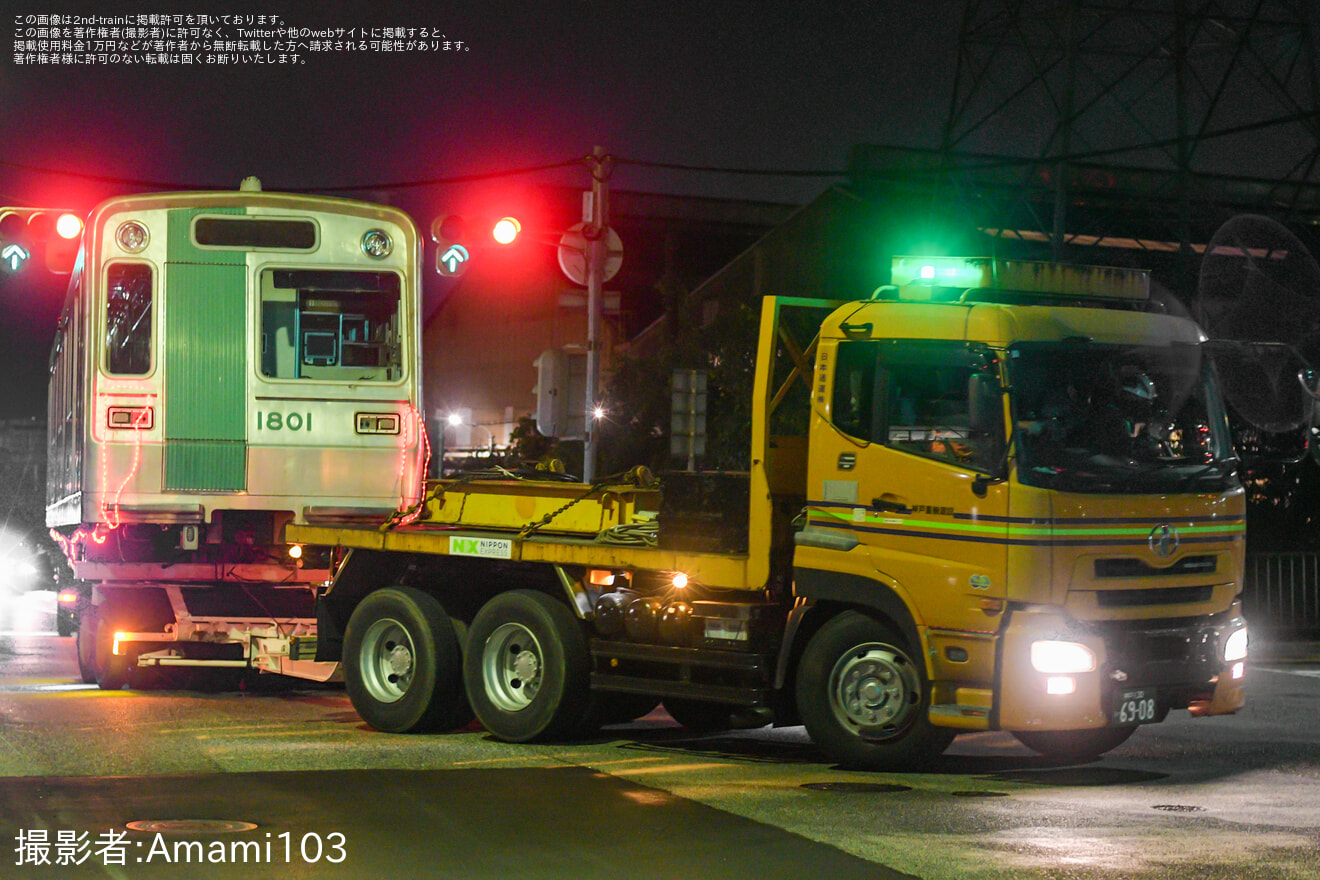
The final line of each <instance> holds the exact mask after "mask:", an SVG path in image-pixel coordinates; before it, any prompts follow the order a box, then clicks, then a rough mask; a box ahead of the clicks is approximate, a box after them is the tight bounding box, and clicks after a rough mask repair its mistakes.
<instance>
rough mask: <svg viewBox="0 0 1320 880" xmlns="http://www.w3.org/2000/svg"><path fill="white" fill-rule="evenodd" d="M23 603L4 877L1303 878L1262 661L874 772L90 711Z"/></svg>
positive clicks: (1296, 694) (1308, 824)
mask: <svg viewBox="0 0 1320 880" xmlns="http://www.w3.org/2000/svg"><path fill="white" fill-rule="evenodd" d="M47 595H49V594H47ZM28 604H29V605H30V606H31V607H27V608H25V609H11V611H13V614H12V615H11V616H10V617H9V618H6V619H5V620H6V622H0V838H3V839H6V840H7V841H9V842H8V843H6V844H5V849H6V850H7V855H6V856H3V857H0V877H5V878H11V877H12V878H16V880H28V878H44V877H51V878H55V877H59V878H64V877H116V878H129V880H149V878H156V877H168V878H174V877H179V878H183V877H187V878H195V877H199V876H202V877H206V878H212V877H215V878H224V877H245V878H261V877H272V878H275V877H279V878H287V877H294V878H296V877H316V878H320V877H330V878H339V877H345V878H347V877H352V878H373V877H381V878H386V877H389V878H427V877H444V878H449V877H453V878H499V880H507V878H522V877H526V878H557V877H573V878H575V880H589V878H618V877H635V878H652V877H657V878H659V877H675V878H677V877H683V878H694V877H696V878H720V877H734V876H737V877H756V878H758V880H760V878H777V877H784V878H788V877H792V878H802V877H804V876H805V877H809V878H810V877H828V878H831V880H833V878H850V877H867V878H878V880H885V878H896V877H920V878H925V880H943V878H949V880H954V878H957V880H962V878H977V880H979V878H996V880H998V878H1104V880H1109V878H1115V880H1116V878H1124V880H1141V878H1206V880H1217V878H1233V880H1238V878H1261V880H1275V878H1278V880H1284V878H1287V880H1297V878H1313V877H1314V878H1320V831H1317V829H1320V797H1317V795H1318V794H1320V748H1317V742H1318V741H1320V733H1317V732H1316V730H1315V729H1314V728H1315V719H1316V718H1317V717H1318V716H1317V708H1320V668H1318V667H1317V666H1315V665H1311V664H1287V665H1284V664H1280V665H1275V666H1264V665H1260V664H1253V665H1251V666H1250V667H1249V670H1248V681H1249V685H1250V687H1251V696H1250V698H1249V705H1248V708H1247V709H1246V710H1244V711H1243V712H1242V713H1239V714H1238V715H1236V716H1232V717H1229V718H1215V719H1191V718H1189V717H1188V716H1187V715H1186V713H1174V714H1173V715H1172V716H1171V717H1170V719H1169V720H1168V721H1166V722H1165V723H1163V724H1160V725H1154V726H1151V727H1148V728H1146V729H1144V730H1142V731H1139V732H1138V734H1137V735H1136V736H1135V737H1133V738H1132V739H1131V740H1130V741H1129V742H1128V743H1127V744H1125V745H1123V746H1122V747H1120V748H1119V749H1117V750H1115V751H1114V752H1112V753H1111V754H1110V755H1108V756H1106V757H1105V758H1103V759H1101V760H1100V761H1097V762H1093V763H1091V764H1087V765H1082V766H1067V765H1058V764H1051V763H1050V762H1048V761H1046V760H1044V759H1042V758H1039V757H1038V756H1036V755H1034V754H1033V753H1032V752H1030V751H1028V750H1027V749H1025V748H1023V747H1022V746H1020V745H1018V744H1017V742H1016V741H1015V740H1013V739H1012V738H1011V737H1009V736H1007V735H1006V734H998V733H987V734H975V735H970V736H963V737H960V738H959V739H958V740H957V741H956V742H955V743H954V745H953V747H952V748H951V749H950V750H949V753H948V754H947V755H946V756H945V758H944V759H943V761H942V762H941V764H940V765H939V766H938V767H936V768H935V770H934V771H933V772H928V773H920V774H915V773H914V774H902V773H890V774H868V773H858V772H852V771H841V770H838V769H836V768H834V767H832V766H831V765H830V764H828V763H827V762H825V761H824V759H823V757H822V756H821V755H820V753H819V752H817V751H816V749H815V748H814V747H813V746H812V745H811V743H810V742H809V741H808V740H807V739H806V737H805V736H804V734H803V732H802V731H801V729H797V728H789V729H784V730H772V729H769V728H765V729H761V730H755V731H740V732H735V733H726V734H720V735H713V736H704V737H701V736H694V735H691V734H689V733H688V732H687V731H685V730H683V729H681V728H679V727H677V726H676V725H675V724H674V723H673V722H672V721H671V720H670V719H669V718H668V716H667V715H666V714H665V713H664V712H663V710H658V711H656V712H654V713H652V714H651V715H649V716H647V718H645V719H643V720H641V721H640V722H636V723H634V724H632V725H627V726H621V727H615V728H610V729H607V730H606V731H605V732H604V733H603V734H602V735H601V736H599V737H598V738H596V739H594V740H592V741H590V742H585V743H571V744H559V745H532V746H514V745H508V744H504V743H499V742H496V741H494V740H492V739H491V738H490V737H489V736H487V735H486V734H485V732H484V731H482V730H480V729H479V728H474V729H469V730H465V731H460V732H457V733H449V734H442V735H427V736H391V735H387V734H381V733H377V732H376V731H373V730H371V729H370V728H367V727H366V726H365V725H364V724H363V723H362V721H361V719H359V718H358V716H357V715H356V713H355V712H354V711H353V709H352V707H351V705H350V704H349V702H348V699H347V697H346V696H345V695H344V693H343V691H342V690H341V689H335V688H325V687H316V688H309V687H302V686H301V685H296V684H295V685H293V686H289V687H272V686H271V685H272V684H275V683H276V682H274V681H273V680H270V679H266V680H263V681H262V682H260V683H259V685H260V686H258V687H249V688H247V689H245V690H237V689H219V690H215V691H212V692H207V693H199V692H184V691H172V690H162V691H152V692H142V693H136V692H131V691H120V692H116V693H104V692H101V691H98V690H95V689H94V688H87V687H83V686H80V685H78V684H77V683H76V669H75V665H74V658H73V640H72V639H60V638H57V637H55V636H54V635H53V634H48V633H46V632H45V628H49V627H50V624H49V623H48V622H44V614H45V612H44V611H43V610H42V609H43V607H44V605H45V604H50V605H51V607H53V599H52V600H51V601H50V602H49V603H47V600H46V599H45V598H44V597H35V598H31V599H30V600H29V602H28ZM216 821H225V822H230V823H238V824H235V825H232V826H226V827H224V828H217V827H216V826H214V825H211V824H206V823H212V822H216ZM135 822H139V823H140V822H147V823H152V822H155V823H163V824H154V825H153V824H147V825H139V826H135V827H134V828H133V829H130V828H129V827H128V826H129V824H130V823H135ZM248 826H251V827H248ZM139 829H140V830H139ZM34 831H35V832H38V834H36V835H35V838H36V839H34V838H33V835H32V834H31V832H34ZM40 832H44V833H45V834H44V837H45V839H44V842H43V840H41V837H42V835H41V833H40ZM61 842H62V843H63V846H62V847H61V845H60V844H61ZM42 853H44V854H45V856H46V857H47V858H48V859H49V860H50V861H51V862H52V864H49V865H46V864H38V863H37V862H36V860H37V859H38V858H39V857H40V855H41V854H42ZM78 856H81V857H82V859H83V861H82V864H81V865H78V866H71V865H60V864H55V862H57V861H58V860H59V859H61V858H64V859H65V860H69V859H73V858H76V857H78ZM208 856H210V857H211V859H210V860H209V861H206V860H207V858H208ZM240 859H241V860H240ZM121 860H122V862H123V864H119V863H118V862H119V861H121ZM201 864H205V867H200V868H199V865H201Z"/></svg>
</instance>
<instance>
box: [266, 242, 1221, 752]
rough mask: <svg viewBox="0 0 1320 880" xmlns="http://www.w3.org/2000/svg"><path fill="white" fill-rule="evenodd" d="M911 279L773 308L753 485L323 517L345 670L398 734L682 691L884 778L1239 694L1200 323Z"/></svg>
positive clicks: (577, 720)
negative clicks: (940, 759)
mask: <svg viewBox="0 0 1320 880" xmlns="http://www.w3.org/2000/svg"><path fill="white" fill-rule="evenodd" d="M893 280H894V284H895V288H884V289H881V290H880V291H877V294H876V295H874V296H872V297H871V298H870V299H866V300H861V301H857V302H851V303H838V302H827V301H820V300H809V299H794V298H784V297H766V298H765V299H764V300H763V303H762V311H761V322H760V328H759V339H758V344H757V353H756V366H755V375H754V379H753V384H752V401H751V424H750V455H749V459H748V460H749V469H748V471H747V472H746V473H743V474H739V475H727V474H709V475H707V474H687V475H668V476H666V477H665V479H664V481H663V482H662V484H660V485H655V484H653V483H652V482H651V481H650V480H649V479H648V478H647V475H646V474H644V473H641V472H640V471H635V472H633V473H631V474H630V475H628V476H627V478H619V479H615V480H612V481H606V482H603V483H597V484H594V485H591V486H585V485H581V484H574V483H560V482H554V481H549V480H540V479H501V478H499V475H495V478H481V479H473V478H468V479H460V480H452V481H439V482H435V483H431V484H428V485H427V487H426V491H425V492H424V494H423V497H422V501H421V503H420V504H419V505H418V506H416V507H414V508H412V509H409V510H407V511H404V512H403V513H401V514H400V515H398V516H397V517H395V518H394V520H392V521H391V522H389V523H386V524H385V525H383V526H381V527H378V528H366V527H361V526H342V527H334V526H308V525H299V526H294V525H290V526H289V527H288V528H287V530H286V533H285V537H286V539H287V540H289V541H293V542H301V543H306V544H309V545H320V546H323V547H330V548H339V552H338V553H337V555H338V557H339V560H338V563H337V566H336V570H335V574H334V577H333V580H332V581H331V582H330V584H329V585H328V586H327V587H326V588H325V589H324V590H323V591H322V592H321V593H320V595H319V596H318V602H317V634H316V641H315V650H316V659H317V660H318V661H324V662H330V661H341V662H342V667H343V675H344V680H345V683H346V685H347V688H348V692H349V695H350V697H351V698H352V700H353V704H354V707H355V708H356V709H357V710H358V712H359V713H360V714H361V715H362V716H363V718H364V719H365V720H366V721H367V722H368V723H370V724H371V725H373V726H374V727H377V728H378V729H381V730H388V731H397V732H405V731H412V730H422V729H428V728H435V727H445V726H452V725H454V724H459V723H463V722H464V721H465V720H466V719H467V718H470V717H471V716H472V715H473V714H475V716H476V718H477V719H478V720H479V721H481V722H482V724H484V725H485V726H486V728H487V729H488V730H489V731H491V733H493V734H494V735H495V736H496V737H498V738H500V739H504V740H507V741H512V742H523V741H530V740H545V739H558V738H566V737H572V736H578V735H581V734H582V733H583V732H584V731H587V730H590V729H591V728H592V727H594V726H595V725H598V724H600V723H602V722H609V721H622V720H626V719H629V718H632V717H637V716H638V715H640V714H643V713H644V712H646V711H649V710H650V709H651V708H654V706H655V705H656V704H657V703H658V702H659V701H663V702H664V705H665V707H666V708H667V709H668V710H669V712H670V714H671V715H673V716H674V717H675V718H676V719H677V720H679V722H680V723H683V724H685V725H689V726H692V727H695V728H702V729H710V728H718V727H722V726H729V725H732V724H736V723H742V722H748V721H751V722H754V723H765V722H767V721H773V723H775V724H798V723H802V724H805V726H806V728H807V731H808V732H809V733H810V734H811V736H812V738H813V739H814V740H815V741H816V742H817V743H818V744H819V745H820V747H821V748H822V749H823V750H824V751H825V752H826V754H827V755H829V756H830V758H831V759H832V760H835V761H837V762H839V763H841V764H845V765H848V766H856V767H868V768H899V769H902V768H911V767H915V766H919V765H921V764H922V763H923V762H926V761H928V760H930V759H931V758H933V757H934V756H936V755H938V754H940V753H941V752H942V751H943V750H944V748H945V747H946V746H947V745H948V743H949V742H950V741H951V740H952V739H953V737H954V736H955V735H956V734H957V733H958V732H960V731H968V730H996V729H998V730H1007V731H1010V732H1012V733H1013V734H1014V735H1015V736H1017V737H1018V738H1019V739H1020V740H1021V741H1022V742H1024V743H1025V744H1027V745H1028V746H1030V747H1031V748H1033V749H1036V750H1038V751H1040V752H1042V753H1045V754H1049V755H1053V756H1056V757H1061V758H1089V757H1094V756H1095V755H1098V754H1101V753H1103V752H1105V751H1107V750H1108V749H1111V748H1114V747H1115V746H1117V745H1118V744H1120V743H1122V742H1123V741H1124V740H1126V739H1127V737H1128V736H1130V735H1131V734H1132V733H1133V731H1135V730H1137V729H1138V727H1139V726H1140V725H1143V724H1147V723H1155V722H1158V721H1161V720H1162V719H1163V718H1164V717H1165V716H1166V715H1167V714H1168V713H1169V712H1170V711H1171V710H1188V711H1190V713H1191V714H1192V715H1194V716H1204V715H1218V714H1224V713H1231V712H1234V711H1236V710H1237V709H1238V708H1240V707H1241V706H1242V705H1243V701H1244V693H1245V691H1244V688H1243V667H1244V662H1245V658H1246V640H1247V630H1246V624H1245V621H1243V619H1242V616H1241V601H1240V594H1241V590H1242V566H1243V553H1244V544H1245V513H1244V501H1243V488H1242V486H1241V483H1240V481H1239V480H1238V478H1237V474H1236V470H1235V468H1234V466H1233V461H1234V459H1233V453H1232V448H1231V443H1230V442H1229V438H1228V433H1227V421H1226V417H1225V413H1224V409H1223V404H1222V402H1221V400H1220V396H1219V394H1218V390H1217V387H1216V383H1217V379H1216V377H1215V375H1214V373H1213V371H1212V370H1211V369H1210V367H1209V365H1208V362H1207V360H1206V359H1205V358H1203V356H1202V349H1201V343H1202V342H1204V336H1203V335H1202V334H1201V332H1200V330H1199V328H1198V327H1197V326H1196V325H1195V324H1194V323H1193V322H1191V321H1189V320H1185V319H1181V318H1177V317H1174V316H1170V315H1165V314H1159V313H1156V312H1153V311H1151V310H1149V309H1146V308H1145V306H1144V302H1145V298H1146V296H1147V294H1148V289H1149V276H1148V275H1146V274H1145V273H1142V272H1135V271H1130V270H1114V269H1102V270H1094V271H1091V270H1087V269H1085V268H1082V267H1047V266H1043V265H1041V264H1022V263H1012V262H1007V261H998V260H988V259H965V260H964V259H952V258H942V259H935V260H931V261H925V260H917V259H914V258H896V259H895V263H894V269H893ZM685 480H686V481H692V480H695V481H698V482H701V481H708V482H709V484H710V485H709V486H707V487H706V490H708V491H703V492H699V493H696V496H695V497H697V498H698V500H699V501H700V503H699V504H698V505H696V506H697V507H701V506H703V505H704V506H705V507H706V508H707V509H705V510H704V511H698V515H697V516H696V518H695V519H692V520H689V521H686V522H685V521H684V519H683V517H684V515H685V514H684V511H683V510H680V509H679V508H680V507H681V505H679V504H678V503H677V502H676V501H675V498H676V497H683V494H684V493H683V492H681V491H677V489H678V488H679V487H681V486H682V485H683V481H685ZM703 517H704V518H703ZM676 525H677V526H678V527H677V528H676Z"/></svg>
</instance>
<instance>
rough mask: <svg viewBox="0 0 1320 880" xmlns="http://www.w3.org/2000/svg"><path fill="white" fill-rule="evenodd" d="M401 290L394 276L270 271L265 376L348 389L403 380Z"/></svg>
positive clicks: (264, 310) (265, 288) (264, 299)
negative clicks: (354, 384)
mask: <svg viewBox="0 0 1320 880" xmlns="http://www.w3.org/2000/svg"><path fill="white" fill-rule="evenodd" d="M400 290H401V285H400V279H399V276H398V275H396V274H395V273H393V272H358V271H350V270H323V269H267V270H265V271H263V272H262V274H261V374H262V375H263V376H265V377H267V378H271V379H320V380H329V381H341V382H371V381H377V382H388V381H394V380H397V379H399V378H401V376H402V375H403V360H402V354H401V348H400V344H399V332H400V323H401V319H400V316H399V302H400Z"/></svg>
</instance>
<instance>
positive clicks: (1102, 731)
mask: <svg viewBox="0 0 1320 880" xmlns="http://www.w3.org/2000/svg"><path fill="white" fill-rule="evenodd" d="M1136 732H1137V728H1136V727H1135V726H1133V727H1098V728H1094V729H1092V730H1029V731H1028V730H1018V731H1014V732H1013V736H1014V737H1016V738H1017V741H1018V742H1020V743H1022V744H1023V745H1024V746H1026V747H1027V748H1029V749H1031V750H1032V751H1034V752H1039V753H1040V754H1042V755H1044V756H1045V757H1047V758H1053V759H1054V760H1056V761H1066V762H1068V763H1070V764H1075V763H1080V762H1082V761H1090V760H1093V759H1095V758H1098V757H1100V756H1101V755H1103V754H1104V753H1105V752H1107V751H1109V750H1110V749H1116V748H1118V747H1119V746H1121V745H1122V744H1123V743H1125V742H1127V740H1128V737H1130V736H1132V734H1134V733H1136Z"/></svg>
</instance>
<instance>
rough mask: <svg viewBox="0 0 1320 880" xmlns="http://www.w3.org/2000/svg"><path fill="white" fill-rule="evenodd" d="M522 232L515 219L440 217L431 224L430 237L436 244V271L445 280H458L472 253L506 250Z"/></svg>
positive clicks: (450, 215)
mask: <svg viewBox="0 0 1320 880" xmlns="http://www.w3.org/2000/svg"><path fill="white" fill-rule="evenodd" d="M521 232H522V224H521V223H519V222H518V219H517V218H516V217H500V218H498V219H496V218H494V217H465V216H463V215H461V214H441V215H440V216H439V217H436V218H435V219H434V220H432V221H431V238H432V240H434V241H435V243H436V245H437V247H436V251H435V269H436V271H437V272H439V273H440V274H441V275H443V276H445V277H446V278H457V277H458V276H459V275H462V274H463V272H464V271H465V270H466V269H467V266H468V263H469V262H470V261H471V260H472V257H473V255H474V254H475V253H477V252H478V251H480V250H482V249H483V248H487V247H508V246H509V245H511V244H513V243H514V242H516V241H517V240H518V236H519V234H520V233H521Z"/></svg>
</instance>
